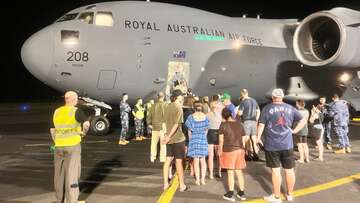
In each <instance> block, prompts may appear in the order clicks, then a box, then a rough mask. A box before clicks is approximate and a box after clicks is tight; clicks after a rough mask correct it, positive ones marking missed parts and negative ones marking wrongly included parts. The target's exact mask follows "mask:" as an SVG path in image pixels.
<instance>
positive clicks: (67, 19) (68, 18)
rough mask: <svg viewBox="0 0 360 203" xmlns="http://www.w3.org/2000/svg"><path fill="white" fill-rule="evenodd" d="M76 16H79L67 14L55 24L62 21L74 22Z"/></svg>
mask: <svg viewBox="0 0 360 203" xmlns="http://www.w3.org/2000/svg"><path fill="white" fill-rule="evenodd" d="M78 14H79V13H69V14H66V15H64V16H63V17H61V18H59V19H58V20H57V21H56V22H57V23H58V22H63V21H69V20H74V19H75V18H76V16H77V15H78Z"/></svg>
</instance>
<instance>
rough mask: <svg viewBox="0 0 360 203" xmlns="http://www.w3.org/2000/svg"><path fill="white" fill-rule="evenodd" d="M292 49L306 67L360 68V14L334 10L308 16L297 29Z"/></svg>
mask: <svg viewBox="0 0 360 203" xmlns="http://www.w3.org/2000/svg"><path fill="white" fill-rule="evenodd" d="M293 46H294V52H295V55H296V57H297V59H298V60H299V61H300V62H301V63H303V64H305V65H308V66H314V67H321V66H331V67H339V68H342V67H346V68H354V67H360V12H359V11H355V10H351V9H346V8H335V9H332V10H329V11H321V12H317V13H314V14H311V15H310V16H308V17H306V18H305V19H304V20H303V21H302V22H301V23H300V24H299V26H298V27H297V28H296V31H295V35H294V41H293Z"/></svg>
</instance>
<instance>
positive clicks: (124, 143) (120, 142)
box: [119, 140, 127, 145]
mask: <svg viewBox="0 0 360 203" xmlns="http://www.w3.org/2000/svg"><path fill="white" fill-rule="evenodd" d="M119 145H127V143H126V142H124V140H120V141H119Z"/></svg>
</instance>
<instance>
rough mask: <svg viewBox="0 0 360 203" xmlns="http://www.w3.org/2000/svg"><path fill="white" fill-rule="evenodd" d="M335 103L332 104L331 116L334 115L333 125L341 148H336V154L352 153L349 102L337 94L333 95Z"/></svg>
mask: <svg viewBox="0 0 360 203" xmlns="http://www.w3.org/2000/svg"><path fill="white" fill-rule="evenodd" d="M332 99H333V103H332V105H331V106H330V113H329V114H330V116H331V117H333V123H332V126H334V131H335V134H336V136H337V137H338V139H339V146H338V147H339V149H338V150H335V151H334V152H335V154H345V153H351V148H350V142H349V137H348V133H349V127H348V125H349V107H348V105H347V102H346V101H344V100H340V99H339V96H338V95H337V94H335V95H334V96H333V98H332Z"/></svg>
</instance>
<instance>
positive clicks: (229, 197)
mask: <svg viewBox="0 0 360 203" xmlns="http://www.w3.org/2000/svg"><path fill="white" fill-rule="evenodd" d="M223 199H224V200H228V201H232V202H235V196H234V191H229V192H227V193H225V194H224V195H223Z"/></svg>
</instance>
